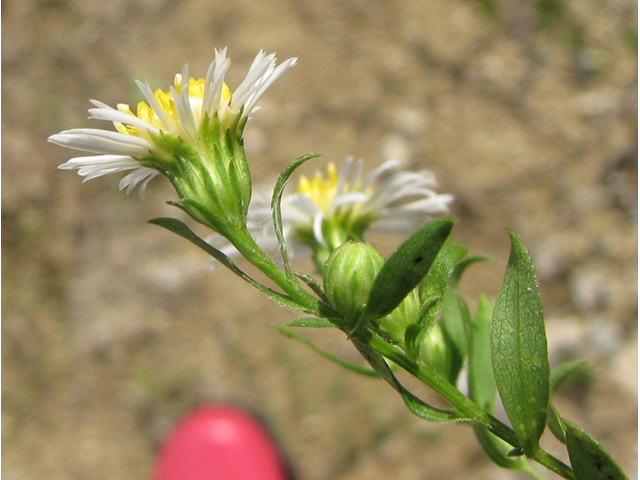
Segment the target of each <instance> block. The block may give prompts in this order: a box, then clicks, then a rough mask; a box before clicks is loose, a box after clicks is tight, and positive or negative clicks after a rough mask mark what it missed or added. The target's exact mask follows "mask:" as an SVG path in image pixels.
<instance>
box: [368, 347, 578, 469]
mask: <svg viewBox="0 0 640 480" xmlns="http://www.w3.org/2000/svg"><path fill="white" fill-rule="evenodd" d="M364 340H365V341H366V342H367V343H368V344H369V346H371V347H372V348H374V349H375V350H376V351H378V352H379V353H380V354H382V355H383V356H385V357H387V358H388V359H389V360H391V361H393V362H395V363H396V364H398V365H399V366H401V367H402V368H404V369H405V370H406V371H407V372H409V373H410V374H411V375H413V376H414V377H416V378H417V379H418V380H420V381H422V382H423V383H425V384H426V385H428V386H429V387H431V388H432V389H433V390H434V391H436V392H437V393H439V394H440V395H441V396H442V397H443V398H444V399H445V400H447V401H448V402H449V403H450V404H451V405H453V406H454V408H455V409H456V410H457V411H458V412H460V413H461V414H462V415H463V416H464V418H466V419H468V421H471V422H474V423H476V424H477V425H479V426H481V427H483V428H486V429H487V430H488V431H489V432H491V433H493V434H494V435H495V436H496V437H498V438H501V439H502V440H504V441H505V442H507V443H508V444H510V445H512V446H513V447H516V448H519V447H520V443H519V442H518V438H517V436H516V434H515V432H514V431H513V429H511V428H509V427H508V426H507V425H505V424H504V423H502V422H501V421H500V420H498V419H497V418H495V417H494V416H493V415H491V414H489V413H488V412H486V411H485V410H484V409H482V408H480V406H478V404H477V403H475V402H474V401H473V400H471V399H470V398H469V397H467V396H465V395H464V394H462V392H460V391H459V390H458V389H457V388H456V387H455V386H454V385H452V384H451V383H449V382H448V381H447V380H446V379H445V378H444V377H442V376H441V375H440V374H439V373H438V372H437V371H436V370H435V369H434V368H433V367H431V366H430V365H428V364H425V365H420V366H419V365H417V364H416V362H414V361H413V360H411V359H410V358H409V357H408V356H407V355H406V354H405V353H404V352H402V351H400V350H398V349H397V348H395V347H393V346H392V345H390V344H389V343H387V342H386V341H385V340H383V339H382V338H380V337H378V336H376V335H371V336H369V337H368V338H366V339H364ZM531 459H532V460H534V461H536V462H538V463H540V464H541V465H544V466H545V467H547V468H548V469H549V470H551V471H553V472H555V473H557V474H558V475H560V476H562V477H564V478H566V479H569V480H574V479H575V477H574V475H573V470H572V469H571V467H569V466H568V465H566V464H565V463H563V462H561V461H560V460H558V459H557V458H555V457H554V456H552V455H550V454H549V453H547V452H546V451H544V450H542V449H540V450H539V451H538V452H536V454H535V455H534V456H533V457H531Z"/></svg>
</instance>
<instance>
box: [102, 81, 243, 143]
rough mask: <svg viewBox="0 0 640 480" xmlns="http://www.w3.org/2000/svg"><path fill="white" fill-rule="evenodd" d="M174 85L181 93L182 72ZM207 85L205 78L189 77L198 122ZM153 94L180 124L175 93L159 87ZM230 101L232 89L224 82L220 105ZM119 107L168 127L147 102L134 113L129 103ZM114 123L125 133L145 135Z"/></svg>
mask: <svg viewBox="0 0 640 480" xmlns="http://www.w3.org/2000/svg"><path fill="white" fill-rule="evenodd" d="M173 86H174V88H175V91H176V93H178V94H180V92H181V91H182V75H181V74H179V73H178V74H176V76H175V77H174V79H173ZM205 87H206V82H205V79H204V78H199V79H195V78H193V77H190V78H189V104H190V106H191V111H192V113H193V116H194V119H195V121H196V122H197V123H199V122H200V121H202V103H203V100H204V92H205ZM153 96H154V97H155V99H156V101H157V102H158V106H159V107H160V109H161V110H162V113H164V115H165V116H166V118H167V120H168V121H169V122H170V123H171V124H172V125H176V124H179V122H180V118H179V116H178V111H177V109H176V104H175V101H174V98H173V93H172V92H171V91H170V90H169V91H166V92H165V91H164V90H162V89H160V88H158V89H157V90H156V91H154V92H153ZM230 102H231V90H230V89H229V86H228V85H227V84H226V83H225V82H223V83H222V92H221V98H220V107H226V106H228V105H229V103H230ZM117 107H118V110H119V111H121V112H124V113H127V114H129V115H133V116H134V117H138V118H139V119H140V120H144V121H145V122H147V123H148V124H150V125H153V126H154V127H156V128H157V129H158V130H165V129H166V127H165V125H164V124H163V122H162V120H161V119H160V118H159V117H158V115H157V114H156V112H155V111H154V110H153V108H152V107H151V106H149V105H148V104H147V103H146V102H138V105H137V112H136V113H133V111H132V110H131V108H130V107H129V105H127V104H126V103H119V104H118V105H117ZM114 125H115V127H116V129H117V130H118V131H119V132H120V133H125V134H127V135H135V136H144V134H143V132H141V131H140V129H139V128H136V127H132V126H130V125H125V124H123V123H121V122H114Z"/></svg>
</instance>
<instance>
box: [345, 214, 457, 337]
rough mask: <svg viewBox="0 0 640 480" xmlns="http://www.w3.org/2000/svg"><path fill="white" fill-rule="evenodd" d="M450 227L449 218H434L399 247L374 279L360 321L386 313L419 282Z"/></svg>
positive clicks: (450, 221) (447, 234) (451, 224)
mask: <svg viewBox="0 0 640 480" xmlns="http://www.w3.org/2000/svg"><path fill="white" fill-rule="evenodd" d="M452 228H453V220H451V219H446V218H444V219H438V220H434V221H432V222H429V223H427V224H426V225H425V226H424V227H422V228H421V229H420V230H418V231H417V232H416V233H414V234H413V235H412V236H411V237H409V239H408V240H406V241H405V242H404V243H403V244H402V245H400V247H398V249H397V250H396V251H395V252H394V253H393V254H392V255H391V257H389V259H388V260H387V261H386V262H385V264H384V265H383V266H382V269H381V270H380V273H378V275H377V276H376V279H375V280H374V282H373V287H372V288H371V294H370V295H369V300H368V301H367V307H366V309H365V311H364V314H363V316H362V319H363V321H365V322H366V321H368V320H371V319H374V318H380V317H384V316H385V315H388V314H389V313H391V312H392V311H393V310H394V309H395V308H396V307H397V306H398V305H399V304H400V302H402V300H404V298H405V297H406V296H407V295H408V294H409V292H411V290H413V289H414V288H415V287H417V286H418V284H419V283H420V281H421V280H422V278H423V277H424V276H425V275H426V274H427V272H428V271H429V268H430V267H431V265H432V263H433V261H434V259H435V258H436V256H437V255H438V252H439V251H440V248H441V247H442V245H443V244H444V242H445V241H446V240H447V237H448V236H449V234H450V233H451V229H452ZM360 326H361V325H360V324H359V325H358V326H356V329H355V330H357V329H358V328H359V327H360Z"/></svg>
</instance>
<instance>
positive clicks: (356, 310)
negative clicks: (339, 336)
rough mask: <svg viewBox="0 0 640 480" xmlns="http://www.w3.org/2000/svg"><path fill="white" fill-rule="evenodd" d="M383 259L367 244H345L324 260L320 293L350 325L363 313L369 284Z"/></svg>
mask: <svg viewBox="0 0 640 480" xmlns="http://www.w3.org/2000/svg"><path fill="white" fill-rule="evenodd" d="M383 264H384V259H383V258H382V256H381V255H380V254H379V253H378V251H377V250H376V249H375V248H373V247H372V246H371V245H367V244H365V243H360V242H346V243H344V244H342V245H341V246H340V247H338V248H337V249H336V250H334V251H333V253H332V254H331V255H330V256H329V258H328V259H327V262H326V263H325V266H324V272H323V273H324V275H323V276H324V293H325V295H326V296H327V299H328V300H329V302H331V305H332V306H333V307H334V308H335V309H336V310H337V311H338V312H339V313H340V314H342V316H343V317H344V319H345V320H346V321H347V323H348V324H349V325H350V326H351V325H353V324H355V322H356V321H357V320H358V318H359V317H360V315H361V314H362V312H364V309H365V307H366V306H367V301H368V300H369V293H370V292H371V287H372V286H373V281H374V280H375V278H376V275H378V272H379V271H380V269H381V268H382V265H383Z"/></svg>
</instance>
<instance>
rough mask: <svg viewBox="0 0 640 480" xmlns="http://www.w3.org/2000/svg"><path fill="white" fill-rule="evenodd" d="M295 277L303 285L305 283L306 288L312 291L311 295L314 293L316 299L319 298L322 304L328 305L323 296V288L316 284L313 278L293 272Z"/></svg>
mask: <svg viewBox="0 0 640 480" xmlns="http://www.w3.org/2000/svg"><path fill="white" fill-rule="evenodd" d="M295 275H296V277H298V278H299V279H300V280H302V281H303V282H304V283H306V284H307V286H308V287H309V288H310V289H311V290H313V293H315V294H316V295H317V296H318V297H320V299H321V300H322V301H323V302H325V303H327V304H328V303H329V300H327V297H326V296H325V294H324V288H323V287H322V285H321V284H320V282H318V281H317V280H316V279H315V278H313V277H311V276H309V275H307V274H306V273H300V272H295Z"/></svg>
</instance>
